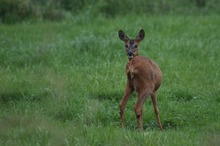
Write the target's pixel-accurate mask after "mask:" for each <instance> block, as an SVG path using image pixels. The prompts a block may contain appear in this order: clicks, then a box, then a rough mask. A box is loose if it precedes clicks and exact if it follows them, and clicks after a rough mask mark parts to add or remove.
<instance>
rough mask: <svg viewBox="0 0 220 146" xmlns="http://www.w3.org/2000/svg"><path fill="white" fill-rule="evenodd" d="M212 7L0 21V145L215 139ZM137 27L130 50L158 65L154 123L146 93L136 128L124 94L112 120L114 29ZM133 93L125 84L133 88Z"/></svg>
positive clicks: (117, 85)
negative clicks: (192, 11) (190, 12)
mask: <svg viewBox="0 0 220 146" xmlns="http://www.w3.org/2000/svg"><path fill="white" fill-rule="evenodd" d="M219 18H220V17H219V16H218V15H209V16H139V17H136V16H125V17H117V18H112V19H105V18H102V17H100V18H97V19H90V18H87V17H78V18H75V19H73V20H67V21H64V22H59V23H50V22H46V23H35V24H17V25H3V24H0V32H1V33H0V66H1V67H0V145H218V144H219V143H220V141H219V139H220V122H219V119H220V110H219V107H220V79H219V73H220V68H219V64H220V59H219V58H220V50H219V46H220V29H219V26H220V19H219ZM141 28H144V29H145V32H146V37H145V39H144V40H143V41H142V43H141V44H140V48H139V49H140V50H139V52H140V54H141V55H144V56H148V57H149V58H151V59H153V60H154V61H155V62H157V64H158V65H159V66H160V67H161V70H162V72H163V83H162V86H161V88H160V89H159V91H158V106H159V110H160V116H161V120H162V124H163V126H164V131H163V132H161V131H159V128H158V125H157V122H156V118H155V115H154V112H153V107H152V103H151V101H150V100H149V99H148V100H147V101H146V103H145V105H144V120H143V123H144V128H145V130H144V132H139V131H138V130H137V123H136V117H135V113H134V111H133V105H134V103H135V101H136V98H131V99H130V100H129V102H128V104H127V108H126V111H125V120H126V121H125V123H126V128H125V129H122V128H121V123H120V116H119V108H118V104H119V101H120V99H121V98H122V96H123V93H124V88H125V83H126V75H125V65H126V63H127V58H126V55H125V51H124V48H123V47H124V44H123V43H122V42H121V41H120V40H119V38H118V36H117V32H118V30H119V29H123V30H124V31H125V32H126V33H127V34H128V35H129V36H130V37H135V36H136V35H137V32H138V31H139V30H140V29H141ZM133 97H135V94H134V96H133Z"/></svg>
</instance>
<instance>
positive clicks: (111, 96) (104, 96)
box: [89, 92, 123, 102]
mask: <svg viewBox="0 0 220 146" xmlns="http://www.w3.org/2000/svg"><path fill="white" fill-rule="evenodd" d="M122 97H123V92H122V93H117V92H116V93H91V94H90V95H89V98H93V99H98V100H99V101H104V100H109V101H115V102H119V101H120V100H121V99H122Z"/></svg>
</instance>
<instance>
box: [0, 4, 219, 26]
mask: <svg viewBox="0 0 220 146" xmlns="http://www.w3.org/2000/svg"><path fill="white" fill-rule="evenodd" d="M219 7H220V2H219V0H181V1H177V0H139V1H138V2H137V1H133V0H124V1H122V0H119V1H115V0H80V1H77V0H0V21H1V22H3V23H17V22H22V21H27V20H28V21H36V20H51V21H60V20H63V19H65V18H69V17H71V16H77V15H78V14H81V15H82V14H84V15H87V16H88V15H89V17H94V18H96V17H97V15H102V16H105V17H115V16H117V15H125V14H128V13H129V14H130V13H134V14H138V15H140V14H144V15H152V14H185V15H189V14H190V15H191V14H203V15H207V14H210V13H218V14H219V13H220V9H219Z"/></svg>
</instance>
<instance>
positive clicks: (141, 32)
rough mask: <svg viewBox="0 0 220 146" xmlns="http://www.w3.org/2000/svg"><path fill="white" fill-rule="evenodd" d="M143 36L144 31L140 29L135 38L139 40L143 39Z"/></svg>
mask: <svg viewBox="0 0 220 146" xmlns="http://www.w3.org/2000/svg"><path fill="white" fill-rule="evenodd" d="M144 36H145V32H144V30H143V29H141V30H140V31H139V33H138V36H137V37H136V40H137V41H139V42H140V41H142V40H143V39H144Z"/></svg>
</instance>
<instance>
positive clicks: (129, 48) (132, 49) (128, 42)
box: [118, 29, 145, 60]
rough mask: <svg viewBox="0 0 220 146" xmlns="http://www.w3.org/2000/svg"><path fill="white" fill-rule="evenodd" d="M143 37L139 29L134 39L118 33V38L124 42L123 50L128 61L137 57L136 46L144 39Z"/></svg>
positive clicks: (120, 31) (121, 32)
mask: <svg viewBox="0 0 220 146" xmlns="http://www.w3.org/2000/svg"><path fill="white" fill-rule="evenodd" d="M144 35H145V33H144V30H143V29H141V30H140V31H139V33H138V35H137V37H136V38H135V39H130V38H129V37H128V36H127V35H126V34H125V33H124V32H123V31H122V30H119V31H118V36H119V38H120V39H121V40H122V41H124V42H125V50H126V53H127V56H128V59H129V60H131V59H132V58H134V57H135V56H137V55H138V45H139V43H140V42H141V41H142V40H143V39H144Z"/></svg>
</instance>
